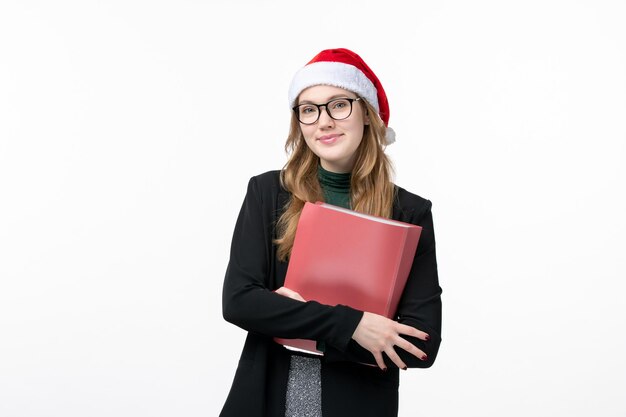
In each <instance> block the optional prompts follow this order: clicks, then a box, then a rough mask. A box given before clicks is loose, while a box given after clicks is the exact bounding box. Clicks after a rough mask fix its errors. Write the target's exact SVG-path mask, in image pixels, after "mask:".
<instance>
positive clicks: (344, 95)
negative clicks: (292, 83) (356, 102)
mask: <svg viewBox="0 0 626 417" xmlns="http://www.w3.org/2000/svg"><path fill="white" fill-rule="evenodd" d="M336 98H352V97H348V95H347V94H335V95H334V96H330V97H329V98H328V99H327V100H326V101H325V102H324V103H328V102H329V101H331V100H334V99H336ZM298 104H317V103H313V101H311V100H302V101H300V102H299V103H298ZM319 104H323V103H319Z"/></svg>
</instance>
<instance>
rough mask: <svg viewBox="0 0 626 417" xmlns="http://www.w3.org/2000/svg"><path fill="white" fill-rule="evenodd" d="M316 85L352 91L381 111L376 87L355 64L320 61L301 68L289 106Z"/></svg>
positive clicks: (291, 93) (297, 74) (294, 79)
mask: <svg viewBox="0 0 626 417" xmlns="http://www.w3.org/2000/svg"><path fill="white" fill-rule="evenodd" d="M314 85H332V86H334V87H339V88H343V89H346V90H349V91H352V92H354V93H356V94H358V95H359V96H360V97H363V98H364V99H365V100H367V102H368V103H369V104H371V105H372V107H374V109H375V110H376V112H378V111H379V107H378V96H377V92H376V87H374V84H373V83H372V82H371V81H370V79H369V78H367V77H366V76H365V74H363V72H361V70H359V69H358V68H357V67H355V66H353V65H350V64H344V63H342V62H330V61H320V62H314V63H312V64H309V65H306V66H304V67H302V68H300V70H299V71H298V72H296V75H294V77H293V80H292V81H291V85H290V86H289V106H291V107H293V106H295V105H296V99H297V98H298V96H299V95H300V93H301V92H302V91H303V90H304V89H306V88H309V87H312V86H314Z"/></svg>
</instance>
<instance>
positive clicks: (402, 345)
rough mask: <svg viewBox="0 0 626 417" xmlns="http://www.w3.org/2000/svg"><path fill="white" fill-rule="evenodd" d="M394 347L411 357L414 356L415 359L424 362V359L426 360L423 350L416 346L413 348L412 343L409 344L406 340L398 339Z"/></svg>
mask: <svg viewBox="0 0 626 417" xmlns="http://www.w3.org/2000/svg"><path fill="white" fill-rule="evenodd" d="M396 346H398V347H399V348H401V349H403V350H405V351H407V352H408V353H410V354H411V355H413V356H415V357H416V358H418V359H420V360H423V361H425V360H426V359H428V356H426V354H425V353H424V351H423V350H421V349H419V348H418V347H417V346H415V345H414V344H413V343H411V342H409V341H408V340H406V339H403V338H401V337H398V340H397V341H396ZM394 352H395V351H394ZM394 363H395V361H394ZM401 368H403V367H401Z"/></svg>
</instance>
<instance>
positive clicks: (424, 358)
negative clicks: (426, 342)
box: [420, 355, 428, 361]
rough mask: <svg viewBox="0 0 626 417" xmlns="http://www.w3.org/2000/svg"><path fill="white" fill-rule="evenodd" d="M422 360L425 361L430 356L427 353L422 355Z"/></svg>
mask: <svg viewBox="0 0 626 417" xmlns="http://www.w3.org/2000/svg"><path fill="white" fill-rule="evenodd" d="M420 359H421V360H423V361H425V360H426V359H428V356H426V355H422V357H421V358H420Z"/></svg>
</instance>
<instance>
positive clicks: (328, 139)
mask: <svg viewBox="0 0 626 417" xmlns="http://www.w3.org/2000/svg"><path fill="white" fill-rule="evenodd" d="M339 136H341V135H325V136H321V137H319V138H317V140H319V141H320V142H322V143H323V144H325V145H330V144H332V143H335V142H337V139H338V138H339Z"/></svg>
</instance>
